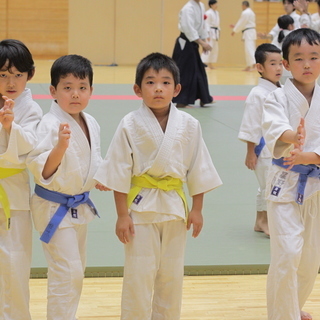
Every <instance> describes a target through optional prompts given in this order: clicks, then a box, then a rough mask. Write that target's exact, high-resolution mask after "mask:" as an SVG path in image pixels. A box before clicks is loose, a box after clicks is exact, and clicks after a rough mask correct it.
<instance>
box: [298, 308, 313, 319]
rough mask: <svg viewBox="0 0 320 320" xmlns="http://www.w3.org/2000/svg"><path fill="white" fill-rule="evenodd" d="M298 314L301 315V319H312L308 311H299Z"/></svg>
mask: <svg viewBox="0 0 320 320" xmlns="http://www.w3.org/2000/svg"><path fill="white" fill-rule="evenodd" d="M300 315H301V320H312V316H311V314H310V313H308V312H305V311H302V310H301V311H300Z"/></svg>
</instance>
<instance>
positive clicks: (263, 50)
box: [254, 43, 281, 64]
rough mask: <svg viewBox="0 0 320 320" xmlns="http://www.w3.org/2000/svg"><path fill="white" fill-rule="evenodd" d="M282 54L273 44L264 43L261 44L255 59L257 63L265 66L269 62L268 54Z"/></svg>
mask: <svg viewBox="0 0 320 320" xmlns="http://www.w3.org/2000/svg"><path fill="white" fill-rule="evenodd" d="M271 52H274V53H281V50H280V49H279V48H278V47H277V46H275V45H274V44H271V43H262V44H260V45H259V46H258V47H257V49H256V52H255V53H254V57H255V59H256V63H260V64H264V63H265V62H266V60H267V54H268V53H271Z"/></svg>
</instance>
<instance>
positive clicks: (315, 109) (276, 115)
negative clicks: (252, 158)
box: [263, 79, 320, 320]
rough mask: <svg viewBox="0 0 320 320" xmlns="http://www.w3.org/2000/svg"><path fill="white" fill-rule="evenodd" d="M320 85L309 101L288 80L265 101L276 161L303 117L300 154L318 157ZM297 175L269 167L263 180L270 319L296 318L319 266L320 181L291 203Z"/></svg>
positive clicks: (267, 133) (287, 149) (309, 183)
mask: <svg viewBox="0 0 320 320" xmlns="http://www.w3.org/2000/svg"><path fill="white" fill-rule="evenodd" d="M319 99H320V87H319V86H318V85H316V86H315V89H314V93H313V97H312V101H311V104H310V107H309V104H308V102H307V100H306V99H305V97H304V96H303V95H302V94H301V93H300V91H298V89H297V88H296V87H295V86H294V85H293V84H292V82H291V80H290V79H288V80H287V81H286V83H285V85H284V87H283V88H279V89H276V90H275V91H273V92H272V93H270V95H269V96H268V98H267V99H266V102H265V105H264V111H263V130H264V138H265V141H266V144H267V146H268V148H269V150H270V152H271V153H272V156H273V157H274V158H276V159H277V158H280V157H286V156H289V152H290V150H291V149H292V145H291V144H286V143H283V142H280V141H278V138H279V137H280V136H281V135H282V133H283V132H284V131H286V130H294V131H296V130H297V127H298V125H299V122H300V119H301V118H304V119H305V128H306V140H305V144H304V146H303V151H306V152H315V153H316V154H318V155H320V130H319V128H320V119H319V112H320V107H319V103H318V101H319ZM298 179H299V173H295V172H292V171H287V170H285V169H283V168H281V167H279V166H277V165H272V166H271V168H270V170H269V176H268V181H267V199H268V224H269V230H270V245H271V263H270V267H269V272H268V280H267V305H268V319H269V320H280V319H281V320H288V319H290V320H300V310H301V309H302V308H303V306H304V304H305V302H306V300H307V298H308V296H309V294H310V293H311V291H312V288H313V285H314V281H315V278H316V276H317V274H318V270H319V265H320V233H319V230H320V214H319V208H320V193H319V191H320V180H319V179H318V178H308V179H307V184H306V188H305V192H304V202H303V204H302V205H299V204H297V203H296V202H295V199H296V196H297V188H298Z"/></svg>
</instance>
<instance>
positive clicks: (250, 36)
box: [230, 1, 257, 71]
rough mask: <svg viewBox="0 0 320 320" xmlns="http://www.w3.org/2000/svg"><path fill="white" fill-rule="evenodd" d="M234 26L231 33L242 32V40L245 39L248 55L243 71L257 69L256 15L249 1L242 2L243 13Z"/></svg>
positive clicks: (246, 54) (245, 51)
mask: <svg viewBox="0 0 320 320" xmlns="http://www.w3.org/2000/svg"><path fill="white" fill-rule="evenodd" d="M230 27H231V28H233V31H232V33H231V35H232V36H234V34H235V33H238V32H242V40H243V41H244V53H245V57H246V68H245V69H244V70H243V71H253V70H254V69H255V58H254V53H255V50H256V39H257V33H256V15H255V13H254V12H253V11H252V10H251V8H250V4H249V2H248V1H243V2H242V13H241V16H240V19H239V20H238V22H237V23H236V25H230Z"/></svg>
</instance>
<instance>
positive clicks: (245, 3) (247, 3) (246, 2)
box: [242, 1, 250, 8]
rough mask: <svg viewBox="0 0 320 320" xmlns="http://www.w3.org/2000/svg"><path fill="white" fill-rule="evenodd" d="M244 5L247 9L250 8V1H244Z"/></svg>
mask: <svg viewBox="0 0 320 320" xmlns="http://www.w3.org/2000/svg"><path fill="white" fill-rule="evenodd" d="M242 5H244V6H246V7H247V8H249V7H250V3H249V1H242Z"/></svg>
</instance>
